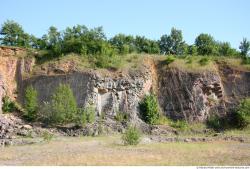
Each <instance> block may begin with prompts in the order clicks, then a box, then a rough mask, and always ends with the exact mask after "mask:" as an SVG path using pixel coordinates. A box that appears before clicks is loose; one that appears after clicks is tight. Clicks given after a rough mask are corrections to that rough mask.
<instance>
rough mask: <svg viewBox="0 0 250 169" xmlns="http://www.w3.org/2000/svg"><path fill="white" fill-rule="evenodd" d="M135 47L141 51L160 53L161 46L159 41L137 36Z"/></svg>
mask: <svg viewBox="0 0 250 169" xmlns="http://www.w3.org/2000/svg"><path fill="white" fill-rule="evenodd" d="M134 43H135V47H136V50H137V52H139V53H159V52H160V48H159V46H158V44H157V42H155V41H153V40H149V39H147V38H145V37H144V36H136V37H135V42H134Z"/></svg>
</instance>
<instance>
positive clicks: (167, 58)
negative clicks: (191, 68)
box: [166, 55, 175, 65]
mask: <svg viewBox="0 0 250 169" xmlns="http://www.w3.org/2000/svg"><path fill="white" fill-rule="evenodd" d="M174 61H175V57H174V56H172V55H170V56H167V57H166V64H167V65H169V64H170V63H172V62H174Z"/></svg>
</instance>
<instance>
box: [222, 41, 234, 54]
mask: <svg viewBox="0 0 250 169" xmlns="http://www.w3.org/2000/svg"><path fill="white" fill-rule="evenodd" d="M218 53H219V55H220V56H233V55H234V50H233V49H232V48H231V45H230V43H229V42H221V43H218Z"/></svg>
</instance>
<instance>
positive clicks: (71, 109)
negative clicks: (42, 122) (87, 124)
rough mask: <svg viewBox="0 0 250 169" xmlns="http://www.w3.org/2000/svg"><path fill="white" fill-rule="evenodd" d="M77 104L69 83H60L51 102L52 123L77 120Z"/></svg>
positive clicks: (50, 118)
mask: <svg viewBox="0 0 250 169" xmlns="http://www.w3.org/2000/svg"><path fill="white" fill-rule="evenodd" d="M76 114H77V104H76V100H75V97H74V95H73V92H72V90H71V88H70V86H69V85H66V84H60V85H59V87H58V88H57V89H56V91H55V93H54V94H53V96H52V99H51V102H50V114H49V116H50V117H49V118H48V119H49V120H50V122H52V123H68V122H72V121H74V120H75V118H76Z"/></svg>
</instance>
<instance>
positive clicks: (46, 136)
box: [42, 131, 53, 142]
mask: <svg viewBox="0 0 250 169" xmlns="http://www.w3.org/2000/svg"><path fill="white" fill-rule="evenodd" d="M42 137H43V140H44V141H46V142H50V141H51V140H52V138H53V134H52V133H50V132H48V131H44V132H43V133H42Z"/></svg>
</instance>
